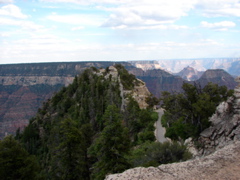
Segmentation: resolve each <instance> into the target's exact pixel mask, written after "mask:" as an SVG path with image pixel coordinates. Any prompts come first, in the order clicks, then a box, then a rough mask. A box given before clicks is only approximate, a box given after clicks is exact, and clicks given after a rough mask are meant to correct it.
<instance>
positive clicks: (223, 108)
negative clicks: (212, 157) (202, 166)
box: [200, 77, 240, 155]
mask: <svg viewBox="0 0 240 180" xmlns="http://www.w3.org/2000/svg"><path fill="white" fill-rule="evenodd" d="M236 81H237V82H238V83H239V85H238V86H237V87H236V88H235V90H234V96H233V97H231V98H229V99H228V100H227V101H226V102H222V103H221V104H220V105H219V106H218V107H217V109H216V113H215V114H214V115H213V116H212V117H211V118H210V121H211V122H212V126H211V127H209V128H207V129H205V130H204V131H203V132H202V133H201V134H200V143H201V144H202V150H201V153H202V154H205V155H206V154H210V153H212V152H214V151H215V150H216V149H219V148H222V147H224V146H226V145H227V144H231V143H232V142H233V141H236V140H240V77H238V78H236Z"/></svg>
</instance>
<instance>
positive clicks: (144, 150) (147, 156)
mask: <svg viewBox="0 0 240 180" xmlns="http://www.w3.org/2000/svg"><path fill="white" fill-rule="evenodd" d="M191 157H192V155H191V153H190V152H188V151H187V149H186V146H184V145H182V144H179V143H178V142H172V143H170V142H164V143H160V142H153V143H150V142H146V143H144V144H143V145H141V146H139V147H138V148H136V149H134V150H133V151H132V154H131V156H130V157H129V161H130V162H131V164H132V166H133V167H138V166H144V167H149V166H155V167H156V166H159V165H161V164H167V163H173V162H180V161H185V160H187V159H190V158H191Z"/></svg>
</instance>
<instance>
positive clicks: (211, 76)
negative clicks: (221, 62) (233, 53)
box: [197, 69, 237, 89]
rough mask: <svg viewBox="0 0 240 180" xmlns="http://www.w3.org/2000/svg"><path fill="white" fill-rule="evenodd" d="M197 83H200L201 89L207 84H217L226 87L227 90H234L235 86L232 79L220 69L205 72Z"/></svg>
mask: <svg viewBox="0 0 240 180" xmlns="http://www.w3.org/2000/svg"><path fill="white" fill-rule="evenodd" d="M197 82H198V83H200V84H201V86H202V87H204V86H205V85H206V84H207V83H208V82H212V83H214V84H218V85H219V86H227V87H228V88H229V89H234V88H235V87H236V86H237V83H236V82H235V81H234V78H233V77H232V76H231V75H230V74H228V73H227V72H226V71H224V70H222V69H210V70H207V71H205V72H204V73H203V75H202V76H201V78H200V79H199V80H197Z"/></svg>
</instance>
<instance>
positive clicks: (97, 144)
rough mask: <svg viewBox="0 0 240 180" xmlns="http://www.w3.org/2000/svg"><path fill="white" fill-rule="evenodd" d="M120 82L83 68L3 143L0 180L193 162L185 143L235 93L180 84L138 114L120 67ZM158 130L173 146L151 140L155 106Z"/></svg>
mask: <svg viewBox="0 0 240 180" xmlns="http://www.w3.org/2000/svg"><path fill="white" fill-rule="evenodd" d="M115 68H116V69H117V73H118V77H119V78H114V77H113V76H112V74H110V73H109V72H110V69H109V68H106V69H105V70H99V69H96V68H89V69H86V70H85V71H84V72H83V73H82V74H81V75H78V76H76V77H75V79H74V81H73V83H72V84H70V85H69V86H67V87H63V88H62V89H61V90H60V91H59V92H57V93H56V94H55V95H54V96H53V97H52V98H51V99H49V100H48V101H47V102H45V103H44V104H43V106H42V108H40V109H39V110H38V113H37V114H36V115H35V116H34V117H33V118H31V119H30V121H29V125H28V126H27V127H26V128H25V129H24V130H23V131H21V130H20V129H18V131H17V132H16V136H7V137H6V138H4V139H3V140H1V141H0V179H9V180H10V179H64V180H78V179H86V180H89V179H96V180H101V179H104V178H105V176H106V175H108V174H113V173H120V172H123V171H124V170H126V169H129V168H133V167H139V166H143V167H149V166H158V165H160V164H166V163H172V162H179V161H184V160H187V159H189V158H191V154H190V153H189V152H188V150H187V147H186V146H184V145H183V143H182V142H183V141H181V140H184V139H186V138H188V137H194V138H196V139H197V137H198V135H199V133H200V132H201V131H202V130H203V129H205V128H207V127H209V126H210V122H209V121H208V117H209V116H211V115H212V114H213V113H214V111H215V108H216V106H217V105H218V104H219V103H220V102H221V101H223V100H225V99H226V98H227V97H229V96H231V95H232V92H231V91H228V90H227V89H226V87H218V86H217V85H214V84H208V85H207V86H205V87H204V88H201V87H198V86H197V85H192V84H187V83H185V84H183V90H184V92H183V93H179V94H170V93H168V92H163V96H162V98H161V99H157V98H155V97H153V96H149V98H148V99H147V102H148V104H149V106H148V107H147V108H145V109H141V108H140V107H139V104H138V103H137V102H136V101H135V99H134V98H133V96H132V95H131V94H129V95H128V96H126V97H124V99H125V100H126V102H127V105H126V106H124V109H122V108H121V107H122V102H123V101H122V98H123V97H122V96H121V90H120V89H121V88H120V86H123V89H124V90H127V91H131V90H132V89H133V88H134V87H135V86H137V85H138V84H139V83H140V82H139V80H138V79H137V78H136V77H135V76H134V75H132V74H129V73H128V71H127V70H126V69H125V68H124V67H123V66H122V65H120V64H117V65H115ZM159 102H161V103H160V104H161V106H162V107H163V108H164V109H165V115H164V117H163V118H162V124H163V126H164V127H166V130H167V131H166V136H167V137H169V138H171V139H172V140H173V141H172V142H165V143H159V142H156V139H155V135H154V130H155V127H154V123H155V122H156V121H157V119H158V114H157V113H156V112H155V111H154V110H153V107H154V105H156V104H159Z"/></svg>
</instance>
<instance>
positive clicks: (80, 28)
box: [71, 26, 84, 31]
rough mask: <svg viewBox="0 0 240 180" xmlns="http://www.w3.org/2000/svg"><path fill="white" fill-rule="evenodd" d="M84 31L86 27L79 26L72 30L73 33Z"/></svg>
mask: <svg viewBox="0 0 240 180" xmlns="http://www.w3.org/2000/svg"><path fill="white" fill-rule="evenodd" d="M82 29H84V26H78V27H73V28H72V29H71V30H72V31H78V30H82Z"/></svg>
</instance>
